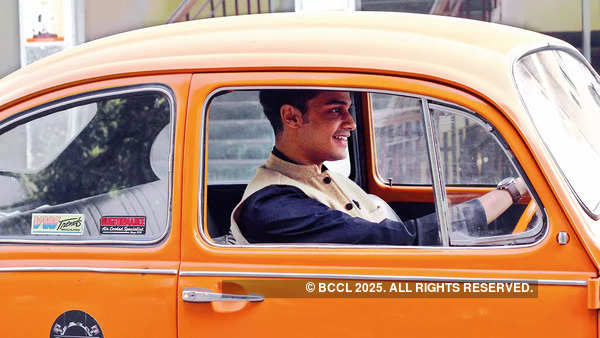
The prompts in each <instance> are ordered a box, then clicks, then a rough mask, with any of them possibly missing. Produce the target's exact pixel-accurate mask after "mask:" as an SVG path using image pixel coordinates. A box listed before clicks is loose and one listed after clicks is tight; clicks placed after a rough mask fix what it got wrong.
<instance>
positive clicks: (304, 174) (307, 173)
mask: <svg viewBox="0 0 600 338" xmlns="http://www.w3.org/2000/svg"><path fill="white" fill-rule="evenodd" d="M265 168H267V169H271V170H275V171H278V172H280V173H282V174H284V175H285V176H288V177H291V178H294V179H307V178H311V177H315V176H321V175H322V174H323V173H322V172H321V167H320V166H318V165H316V164H309V165H301V164H294V163H292V162H288V161H284V160H282V159H280V158H279V157H277V156H275V155H273V154H270V155H269V158H268V159H267V161H266V162H265Z"/></svg>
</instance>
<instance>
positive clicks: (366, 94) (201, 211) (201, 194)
mask: <svg viewBox="0 0 600 338" xmlns="http://www.w3.org/2000/svg"><path fill="white" fill-rule="evenodd" d="M262 89H289V90H294V89H297V90H304V89H307V90H330V91H332V90H338V91H349V92H353V93H360V94H363V96H362V99H361V101H362V106H361V107H360V109H361V110H360V111H357V116H358V115H360V116H361V118H363V116H362V113H364V112H365V111H367V113H368V114H369V116H372V115H371V114H372V106H371V104H372V99H371V97H370V94H371V93H377V94H388V95H396V96H407V97H413V98H416V99H419V100H420V101H421V104H422V106H423V109H424V110H425V111H424V112H423V113H424V115H427V116H429V118H428V119H429V120H431V113H430V111H429V105H430V103H431V102H435V103H437V104H440V105H442V106H445V107H454V108H455V109H458V110H461V111H464V112H467V114H469V115H471V116H475V117H477V118H479V119H480V120H482V121H486V122H485V123H486V124H487V125H489V126H490V128H492V129H493V133H494V136H495V137H497V139H498V140H499V141H500V143H501V144H502V145H503V150H504V151H505V152H506V153H507V154H510V156H509V158H510V159H511V161H513V164H514V165H515V168H516V170H517V172H518V173H519V175H521V177H522V178H523V179H524V181H525V183H526V184H527V187H528V189H529V190H530V191H531V192H532V196H531V198H532V199H534V200H535V202H536V203H537V205H538V208H540V212H541V213H542V223H541V225H542V226H543V225H544V224H545V225H546V227H545V229H544V232H543V233H540V232H538V233H536V236H537V237H538V238H537V240H535V241H533V242H529V243H521V244H514V245H507V244H510V243H512V242H514V241H515V239H519V238H522V237H524V236H521V235H522V234H524V233H521V234H519V235H515V236H512V234H511V235H507V236H512V237H511V238H510V239H504V238H502V239H501V241H504V242H506V244H504V245H502V244H498V243H497V242H498V241H494V243H490V244H489V245H481V244H477V245H460V246H452V245H450V242H449V240H450V238H449V234H446V238H447V241H448V242H447V243H448V245H442V246H399V245H364V244H359V245H354V244H326V243H274V244H271V243H269V244H234V245H231V244H219V243H215V242H214V241H213V240H212V238H211V237H210V235H209V234H208V233H207V232H206V231H205V227H204V225H205V224H206V222H207V219H206V218H205V216H204V215H206V214H207V213H206V212H205V211H206V210H205V209H206V207H207V206H206V205H207V202H206V201H205V200H204V198H205V196H207V195H206V192H207V191H206V190H207V181H206V174H207V173H206V170H207V161H206V154H207V152H208V149H207V146H208V140H207V135H208V133H207V128H208V108H209V105H210V102H211V101H212V98H213V97H214V96H215V95H219V93H221V92H225V91H235V90H262ZM425 118H426V117H425V116H424V119H425ZM369 122H370V121H369ZM430 122H431V123H432V121H430ZM424 123H426V122H425V121H424ZM369 124H370V126H369V128H370V129H371V130H369V133H370V135H371V142H372V144H373V147H372V148H373V149H369V151H372V152H373V158H374V165H375V164H376V163H375V162H376V157H375V156H376V155H375V152H376V148H375V140H374V137H375V135H374V131H373V125H372V124H371V123H369ZM432 125H433V123H432ZM358 128H360V125H358V124H357V129H358ZM428 129H429V131H427V130H428ZM425 132H426V134H427V133H431V132H432V130H431V129H430V128H427V126H425ZM366 135H368V134H366V130H365V131H362V135H361V136H363V137H362V138H361V139H360V140H357V141H356V142H359V144H358V145H357V148H358V147H360V144H361V143H362V144H363V146H364V145H365V140H366ZM433 135H435V134H433V133H432V134H431V136H430V135H427V140H426V141H427V145H428V147H429V144H431V142H432V139H436V138H434V137H433ZM200 144H201V147H200V156H199V159H200V165H199V168H200V171H199V173H198V175H199V183H200V184H199V187H198V188H199V191H198V213H197V221H198V226H197V230H198V232H199V234H200V237H201V238H202V240H203V241H204V243H205V244H207V245H209V246H211V247H216V248H229V249H238V248H249V249H262V248H306V249H323V248H331V249H401V250H402V249H438V250H447V249H451V250H464V249H498V248H502V249H514V248H523V247H532V246H535V245H537V244H539V243H541V242H542V241H543V240H544V239H545V238H546V236H547V235H548V233H549V228H550V225H549V224H548V216H547V212H546V209H545V208H544V206H543V204H542V203H541V200H540V199H539V197H538V195H537V194H536V192H535V190H534V189H532V185H531V182H530V181H529V179H528V178H527V176H526V175H525V172H524V170H523V168H522V167H521V166H520V164H519V162H518V161H516V157H515V156H514V154H513V153H512V151H511V150H510V148H509V147H508V143H506V141H505V140H504V138H503V137H502V136H501V134H500V133H499V132H498V131H497V129H495V128H494V127H493V125H492V124H491V123H488V122H487V120H486V119H484V118H483V117H481V116H480V115H479V114H477V113H475V112H473V111H471V110H469V109H467V108H465V107H462V106H459V105H456V104H454V103H451V102H448V101H445V100H441V99H438V98H434V97H430V96H427V95H421V94H414V93H408V92H401V91H395V90H385V89H369V88H364V87H344V86H312V85H307V86H290V85H287V86H286V85H281V86H273V85H266V86H259V85H247V86H244V85H239V86H236V85H234V86H223V87H216V88H214V89H212V90H211V91H210V92H209V93H208V95H206V97H205V98H204V99H203V103H202V109H201V130H200ZM428 149H429V148H428ZM434 149H435V152H434V153H437V155H436V156H439V147H435V148H434ZM349 151H351V152H352V150H349ZM363 154H364V152H363ZM429 155H430V156H431V152H429ZM361 161H362V162H361ZM361 164H362V165H363V166H364V159H362V160H361V159H356V158H354V159H351V174H350V179H353V180H356V178H357V177H356V176H355V175H353V170H352V168H354V166H355V165H356V166H360V165H361ZM435 167H436V168H437V169H436V170H438V171H441V170H442V168H441V163H440V161H439V160H437V161H436V162H435ZM374 169H376V167H374ZM431 169H432V170H434V169H433V166H432V168H431ZM360 170H362V171H364V172H365V175H367V174H366V172H367V171H368V170H367V168H366V167H361V168H360ZM359 173H360V171H359ZM433 175H434V173H433V172H432V178H433ZM373 176H374V179H375V180H376V181H378V182H379V183H381V184H383V185H387V183H385V182H383V181H382V180H381V177H379V174H378V171H377V170H375V171H374V175H373ZM442 176H443V175H442ZM359 179H360V178H359ZM444 181H445V180H443V181H440V184H438V185H437V189H439V190H440V192H439V195H438V194H437V193H436V184H435V182H434V184H433V185H432V188H433V191H434V198H435V200H434V203H435V204H436V210H439V209H437V201H439V200H440V195H441V194H444V195H445V189H443V188H442V187H443V185H441V183H444ZM399 186H410V185H399ZM413 186H420V185H413ZM363 188H364V187H363ZM444 204H445V205H446V207H444V209H447V203H444ZM444 209H442V210H444ZM439 214H440V213H438V217H440V216H439ZM444 214H445V215H444V216H441V217H443V219H444V221H443V222H441V223H440V224H443V226H441V227H440V228H446V231H448V230H447V229H449V224H448V222H447V221H446V219H445V216H446V215H447V210H446V212H444ZM527 235H529V234H527ZM496 237H498V236H496ZM525 237H527V236H525ZM473 242H476V241H473ZM442 243H443V244H444V242H442Z"/></svg>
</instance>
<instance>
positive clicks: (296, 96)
mask: <svg viewBox="0 0 600 338" xmlns="http://www.w3.org/2000/svg"><path fill="white" fill-rule="evenodd" d="M319 92H320V90H295V89H265V90H261V91H260V94H259V99H260V104H261V105H262V106H263V111H264V112H265V115H266V116H267V118H268V119H269V122H271V126H272V127H273V132H274V133H275V135H277V134H279V133H280V132H281V131H283V123H282V122H281V113H280V110H281V106H283V105H284V104H289V105H291V106H294V107H296V109H298V110H299V111H300V112H301V113H302V115H304V114H306V111H307V106H306V102H308V100H310V99H312V98H313V97H315V96H317V94H319Z"/></svg>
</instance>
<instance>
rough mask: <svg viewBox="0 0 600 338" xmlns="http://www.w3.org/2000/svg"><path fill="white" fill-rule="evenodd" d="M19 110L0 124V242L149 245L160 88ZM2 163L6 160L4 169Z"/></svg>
mask: <svg viewBox="0 0 600 338" xmlns="http://www.w3.org/2000/svg"><path fill="white" fill-rule="evenodd" d="M104 96H105V97H103V98H99V99H92V100H85V97H82V98H81V102H80V103H69V104H68V106H64V107H60V105H59V104H58V106H59V108H53V109H52V111H45V110H44V109H43V107H42V108H39V109H38V110H37V111H36V110H33V111H31V112H25V113H23V116H27V118H25V119H19V120H26V121H27V122H25V123H19V122H15V123H13V124H10V123H8V124H5V125H3V126H1V128H2V129H0V140H2V142H0V154H2V155H1V156H2V160H1V161H0V162H1V163H6V165H5V166H4V168H6V169H12V170H3V171H2V172H0V180H1V181H2V182H3V184H2V185H3V186H4V187H7V189H6V190H5V191H4V192H3V195H2V197H0V241H2V240H10V241H14V240H16V241H19V240H26V241H29V240H33V241H69V242H90V241H92V242H111V243H112V242H121V241H133V242H150V241H154V240H157V239H160V238H161V237H162V236H163V235H164V234H165V233H166V230H167V224H168V215H169V210H170V207H169V204H170V198H169V163H170V158H171V155H170V149H171V128H170V126H171V115H172V113H173V104H172V100H171V98H170V97H169V96H168V95H167V94H166V91H164V90H161V91H150V90H147V91H140V92H136V93H133V94H132V93H128V94H121V95H120V94H117V93H106V95H104ZM10 163H14V164H12V168H10V167H11V165H10Z"/></svg>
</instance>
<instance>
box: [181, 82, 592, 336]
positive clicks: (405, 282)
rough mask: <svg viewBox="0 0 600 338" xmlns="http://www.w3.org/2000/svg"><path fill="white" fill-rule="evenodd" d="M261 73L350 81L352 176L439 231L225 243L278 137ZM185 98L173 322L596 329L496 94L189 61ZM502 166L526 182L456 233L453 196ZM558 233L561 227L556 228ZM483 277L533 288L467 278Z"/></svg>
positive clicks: (349, 331)
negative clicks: (433, 234) (419, 240)
mask: <svg viewBox="0 0 600 338" xmlns="http://www.w3.org/2000/svg"><path fill="white" fill-rule="evenodd" d="M267 88H268V89H273V88H281V89H306V88H310V89H315V88H319V89H327V90H343V91H350V92H351V93H352V97H353V98H354V99H353V100H354V102H353V103H354V108H353V109H354V113H355V117H356V119H357V124H358V130H357V131H356V134H355V136H353V138H354V139H355V140H354V141H353V142H354V143H353V145H352V146H351V147H350V150H349V155H350V156H349V158H350V166H351V168H350V170H349V171H348V172H347V176H350V177H351V178H352V179H354V180H355V181H356V182H358V183H359V184H362V185H363V188H364V189H365V190H366V191H367V192H369V193H372V194H375V195H378V196H379V197H380V198H383V199H384V200H385V201H386V202H388V204H389V205H390V206H391V207H392V208H393V209H395V211H397V212H398V213H400V217H401V218H403V219H406V218H418V217H420V216H422V214H426V213H431V212H435V213H436V215H437V216H436V217H437V218H438V221H439V222H440V223H439V224H444V227H445V230H440V234H441V236H442V245H437V246H436V245H431V246H420V247H417V246H409V247H402V246H395V245H355V246H352V245H331V244H327V243H315V244H302V245H300V244H297V243H276V244H268V243H267V244H250V245H227V244H225V243H226V240H227V238H222V237H221V236H223V235H225V234H226V233H227V229H228V227H229V223H228V215H229V214H230V212H231V210H232V209H233V207H234V206H235V204H236V203H237V202H238V201H239V198H240V197H241V193H242V192H243V189H244V187H245V184H247V182H248V181H249V179H250V178H251V177H252V172H253V168H255V167H256V166H258V165H260V163H261V162H262V160H263V159H264V158H265V156H268V153H269V152H270V150H271V148H270V147H271V146H272V138H270V137H272V136H269V134H268V131H269V129H268V128H269V125H268V123H267V124H265V122H266V120H264V118H263V117H262V116H261V115H260V105H259V103H258V102H257V99H256V98H257V94H256V91H257V90H260V89H267ZM227 97H229V98H232V100H231V101H229V103H226V102H227V99H225V98H227ZM190 99H191V101H190V105H189V111H188V120H187V123H186V145H185V147H186V150H187V152H186V157H185V162H184V181H185V182H186V185H185V186H184V190H183V201H184V202H183V203H184V204H183V205H184V208H183V210H184V211H183V216H182V217H183V224H185V226H184V227H183V229H182V257H181V259H182V262H181V272H180V276H179V285H178V292H177V297H178V301H177V302H178V314H179V322H178V330H179V334H180V336H182V337H193V336H197V335H200V334H206V335H224V336H234V335H241V334H244V335H251V336H259V335H261V336H280V335H286V336H340V335H344V336H355V337H365V336H398V335H408V336H461V337H464V336H498V337H500V336H502V337H506V336H508V335H519V336H524V335H536V336H538V335H559V334H565V335H566V334H569V335H576V336H581V337H584V336H585V337H589V336H594V335H596V320H597V318H596V312H595V311H594V310H589V309H588V308H587V288H586V287H585V286H586V284H587V280H588V279H589V278H592V277H594V276H595V275H596V271H595V268H594V266H593V264H592V262H591V261H590V259H589V257H588V256H587V254H586V252H585V250H584V248H583V246H582V245H581V243H580V242H579V240H578V239H577V236H576V235H575V233H574V231H573V230H572V229H571V226H570V224H569V221H568V220H567V218H566V217H565V215H564V214H563V212H562V211H561V209H560V207H559V204H558V203H557V200H556V199H555V198H554V196H553V195H552V194H550V193H548V192H549V186H548V183H547V182H546V180H545V178H544V175H543V174H542V172H541V170H540V168H539V167H538V166H537V165H536V163H535V162H534V161H533V159H532V157H531V154H530V153H529V152H528V148H527V147H526V145H525V143H524V142H523V140H522V139H521V138H520V136H519V135H518V134H517V132H516V131H515V130H514V128H513V127H512V126H511V125H510V123H509V122H508V121H507V119H506V118H505V117H504V116H503V115H502V114H501V112H500V111H498V110H497V109H495V108H494V107H492V106H491V105H490V104H489V103H487V102H485V101H483V100H481V99H480V98H478V97H475V96H473V95H471V94H469V93H467V92H463V91H461V90H457V89H455V88H451V87H447V86H444V85H441V84H439V83H431V82H428V81H424V80H417V79H408V78H401V77H394V76H378V75H365V74H350V73H344V74H341V73H325V72H319V73H311V72H302V73H298V72H262V73H212V74H195V75H194V77H193V79H192V85H191V89H190ZM249 126H252V127H251V128H249ZM470 126H475V127H476V128H472V127H470ZM461 133H462V134H461ZM444 135H446V136H444ZM453 139H454V143H455V147H454V149H452V147H451V145H452V142H453V141H452V140H453ZM444 140H446V141H444ZM480 140H483V141H480ZM444 142H446V143H444ZM486 145H487V146H486ZM486 147H487V148H486ZM488 148H489V149H488ZM192 149H200V150H201V151H199V152H195V151H192ZM480 150H481V151H480ZM500 155H502V156H505V158H498V159H497V158H496V157H498V156H500ZM485 156H488V157H489V156H494V158H488V159H487V161H486V160H485V159H484V158H485ZM463 161H467V162H468V161H471V162H472V163H471V162H468V163H463ZM488 162H489V163H490V165H487V164H486V163H488ZM491 163H494V165H491ZM341 167H342V169H340V171H343V170H344V169H343V167H344V165H342V166H341ZM488 167H489V168H488ZM486 168H487V169H486ZM469 170H470V171H469ZM459 172H460V173H461V175H462V176H459V175H458V173H459ZM467 173H469V175H467ZM463 174H464V175H463ZM505 174H506V175H518V176H521V177H523V178H524V179H525V180H526V182H527V184H528V187H529V192H530V193H529V197H527V198H525V199H523V200H521V201H519V202H518V203H517V204H516V205H515V206H514V207H513V208H512V209H509V210H511V211H510V212H509V214H508V216H507V217H506V219H503V220H501V221H499V222H498V223H491V224H492V225H490V226H484V225H482V226H481V227H476V228H475V229H474V230H473V231H471V232H468V231H467V232H464V231H463V232H461V230H462V229H463V228H461V227H460V225H461V220H462V218H461V217H463V218H464V215H465V212H464V211H461V212H462V213H459V212H456V211H455V210H456V209H457V208H456V205H457V204H460V203H461V202H464V201H467V200H469V199H472V198H475V197H478V196H481V195H483V194H485V193H486V192H488V191H491V190H494V184H495V183H497V182H495V183H494V184H492V182H494V180H495V179H496V178H497V177H496V176H494V175H497V176H499V177H500V176H503V175H505ZM453 175H454V176H453ZM532 201H533V202H532ZM530 202H532V204H531V205H533V206H534V208H532V207H529V205H530ZM532 209H533V210H532ZM440 210H442V211H443V213H444V215H445V217H446V218H444V216H439V214H440ZM527 210H529V212H527ZM281 212H286V209H285V206H282V210H281ZM287 212H289V211H287ZM523 215H524V216H523ZM523 217H524V218H523ZM521 218H523V219H524V220H523V221H520V220H521ZM517 230H518V231H517ZM559 233H566V234H568V235H569V236H570V241H569V242H568V243H566V244H565V243H558V242H557V235H558V234H559ZM219 237H221V238H219ZM563 244H564V245H563ZM490 281H492V282H494V281H495V282H500V281H505V282H510V284H512V285H514V284H517V283H520V284H524V283H525V284H528V285H531V286H534V288H535V292H534V291H533V289H532V290H528V292H529V291H532V293H531V294H529V293H528V294H525V295H523V294H521V295H518V294H516V293H514V292H513V293H511V292H509V293H500V294H499V293H494V292H487V293H483V294H475V293H477V292H474V291H473V289H469V290H467V291H468V292H466V291H465V290H466V289H464V287H465V285H469V287H473V285H475V284H477V283H483V282H490ZM377 283H382V284H381V287H382V288H387V289H385V290H386V291H387V294H384V293H385V291H382V289H381V288H380V287H379V286H380V284H377ZM418 283H421V286H423V285H426V286H425V287H426V290H425V291H421V292H420V293H419V292H418V291H417V290H416V289H415V288H416V287H417V284H418ZM391 284H394V285H395V289H392V286H391ZM447 285H450V290H448V289H446V290H445V289H444V287H448V286H447ZM454 285H457V288H458V289H457V290H452V288H453V287H454ZM477 285H479V284H477ZM411 290H412V292H411ZM392 293H393V294H392ZM565 309H568V311H566V310H565ZM559 322H560V323H563V324H565V325H556V323H559ZM574 328H575V329H574Z"/></svg>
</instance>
